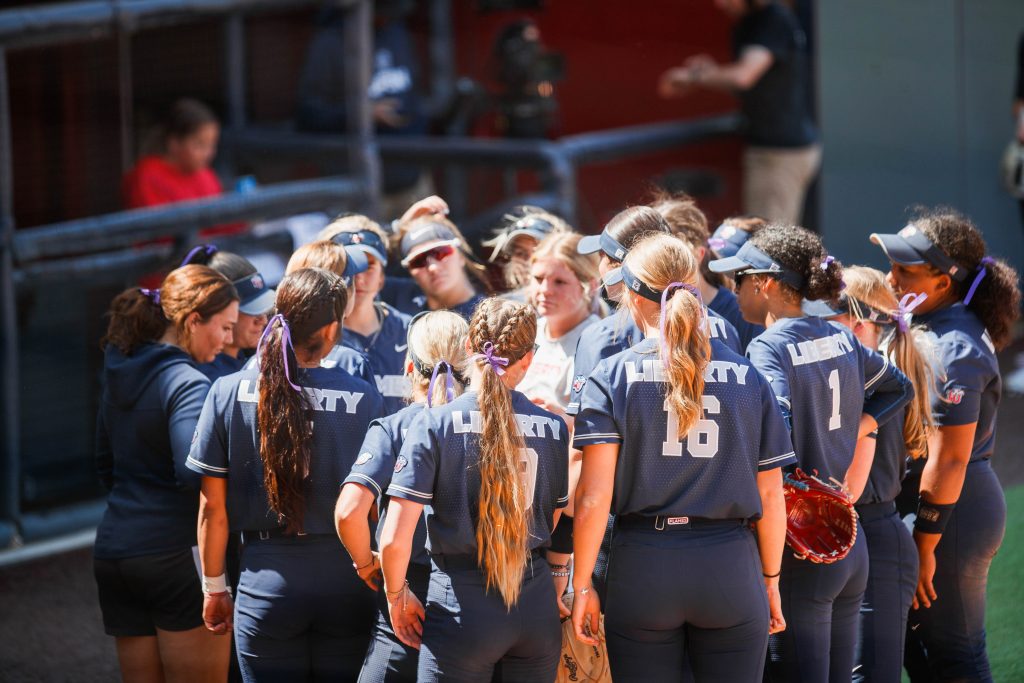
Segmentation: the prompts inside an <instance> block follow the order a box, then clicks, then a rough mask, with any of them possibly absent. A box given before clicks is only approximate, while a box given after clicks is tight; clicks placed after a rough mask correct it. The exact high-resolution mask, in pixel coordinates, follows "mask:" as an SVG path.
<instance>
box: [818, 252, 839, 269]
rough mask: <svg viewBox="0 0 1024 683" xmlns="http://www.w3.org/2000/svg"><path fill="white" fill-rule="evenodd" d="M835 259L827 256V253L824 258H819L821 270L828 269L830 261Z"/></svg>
mask: <svg viewBox="0 0 1024 683" xmlns="http://www.w3.org/2000/svg"><path fill="white" fill-rule="evenodd" d="M835 260H836V259H835V257H833V256H829V255H828V254H826V255H825V258H823V259H821V269H822V270H828V267H829V266H830V265H832V262H833V261H835Z"/></svg>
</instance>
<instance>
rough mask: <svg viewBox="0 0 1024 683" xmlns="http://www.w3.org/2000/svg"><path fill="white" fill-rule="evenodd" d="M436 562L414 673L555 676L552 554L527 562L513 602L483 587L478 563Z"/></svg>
mask: <svg viewBox="0 0 1024 683" xmlns="http://www.w3.org/2000/svg"><path fill="white" fill-rule="evenodd" d="M435 562H436V563H439V564H443V565H444V566H445V570H443V571H442V570H441V569H440V568H439V566H438V564H435V569H434V571H432V572H431V574H430V588H429V589H428V590H427V604H426V611H427V618H426V620H425V621H424V623H423V644H422V646H421V647H420V661H419V671H418V677H417V680H419V681H423V682H424V683H429V682H432V681H459V682H460V683H461V682H466V683H469V682H470V681H480V682H481V683H487V682H489V681H501V682H503V683H513V682H519V681H521V682H522V683H537V682H538V681H544V682H546V681H553V680H555V674H556V673H557V668H558V658H559V654H560V653H561V650H562V628H561V623H560V621H559V617H558V604H557V603H556V602H555V584H554V581H553V580H552V578H551V572H550V570H549V569H548V565H547V562H545V561H544V560H542V559H539V558H538V559H534V560H533V561H531V562H530V564H528V565H527V567H526V574H525V576H524V577H523V588H522V592H521V593H520V594H519V601H518V602H517V603H516V604H515V605H514V606H513V607H512V609H511V610H509V609H507V608H506V607H505V602H504V601H503V600H502V598H501V596H500V594H498V593H497V592H496V591H491V592H487V591H486V590H485V589H484V576H483V573H482V572H481V571H480V569H478V568H476V567H469V566H465V565H461V564H460V566H459V567H458V568H456V567H452V566H451V563H448V562H445V561H444V559H443V558H442V559H439V558H435Z"/></svg>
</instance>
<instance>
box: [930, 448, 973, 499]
mask: <svg viewBox="0 0 1024 683" xmlns="http://www.w3.org/2000/svg"><path fill="white" fill-rule="evenodd" d="M969 458H970V453H950V452H948V451H941V450H940V451H939V452H938V453H934V454H932V455H931V456H930V457H929V458H928V461H927V462H926V463H925V466H924V471H923V472H922V473H921V496H922V497H924V498H926V499H927V500H928V501H929V502H932V503H936V504H938V505H949V504H952V503H956V502H957V500H959V499H960V492H961V491H962V490H963V487H964V476H965V475H966V473H967V462H968V460H969Z"/></svg>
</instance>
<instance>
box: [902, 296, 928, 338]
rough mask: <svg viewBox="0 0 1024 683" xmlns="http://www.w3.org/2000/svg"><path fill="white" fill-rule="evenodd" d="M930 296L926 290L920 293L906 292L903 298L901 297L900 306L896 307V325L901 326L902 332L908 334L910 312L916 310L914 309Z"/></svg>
mask: <svg viewBox="0 0 1024 683" xmlns="http://www.w3.org/2000/svg"><path fill="white" fill-rule="evenodd" d="M927 298H928V295H927V294H925V293H924V292H921V293H920V294H914V293H913V292H910V293H909V294H904V295H903V298H902V299H900V304H899V307H898V308H897V309H896V326H897V327H899V328H900V333H902V334H906V333H907V329H908V328H909V326H910V323H909V322H908V318H909V317H910V314H911V313H913V312H914V309H915V308H917V307H918V306H920V305H921V304H922V303H924V300H925V299H927Z"/></svg>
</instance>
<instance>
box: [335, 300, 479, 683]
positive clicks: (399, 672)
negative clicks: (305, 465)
mask: <svg viewBox="0 0 1024 683" xmlns="http://www.w3.org/2000/svg"><path fill="white" fill-rule="evenodd" d="M468 331H469V326H468V324H467V323H466V321H465V319H463V318H462V317H461V316H459V315H457V314H455V313H452V312H451V311H432V312H430V313H421V314H419V315H418V316H417V318H416V321H415V326H413V327H410V328H409V337H408V345H409V355H408V363H407V365H406V371H407V374H408V376H409V377H410V378H411V380H412V381H411V386H412V400H413V403H412V404H411V405H409V406H406V407H405V408H403V409H402V410H400V411H398V412H397V413H395V414H393V415H389V416H388V417H383V418H380V419H379V420H374V422H373V423H371V424H370V429H369V431H368V432H367V433H366V438H365V439H363V445H362V447H361V448H360V449H359V457H358V458H357V459H356V462H355V465H353V466H352V471H351V472H350V473H349V475H348V477H346V478H345V482H344V485H343V486H342V488H341V495H340V496H339V497H338V504H337V507H336V508H335V511H334V518H335V522H336V523H337V526H338V535H339V536H341V541H342V543H344V544H345V548H346V549H347V550H348V553H349V555H351V557H352V560H353V563H354V565H355V568H356V572H357V573H358V574H359V577H360V578H361V579H363V581H365V582H366V583H367V585H369V586H370V587H371V588H373V589H374V590H378V584H379V581H380V560H379V557H378V555H377V553H376V552H375V551H374V550H373V548H372V545H371V540H372V539H371V534H372V532H373V529H372V528H371V525H369V524H367V520H368V518H369V517H370V514H371V512H372V509H373V505H374V503H377V504H378V509H379V510H380V511H381V514H382V515H384V513H385V511H386V508H387V497H386V496H384V491H387V489H388V486H389V485H390V484H391V477H392V475H393V474H394V471H395V463H396V462H397V461H398V455H399V452H400V451H401V450H402V442H403V441H404V435H405V433H406V432H407V431H408V430H409V427H410V425H412V423H413V421H414V420H415V419H416V418H417V417H419V415H420V413H422V412H423V411H424V410H425V409H426V408H427V407H428V405H442V404H444V403H447V402H448V401H449V400H451V399H454V398H455V396H457V395H461V394H462V390H463V386H464V385H465V379H464V376H463V373H464V372H465V370H466V367H465V366H466V362H467V359H466V337H467V334H468ZM382 522H383V520H381V523H382ZM381 523H378V525H377V530H378V531H379V530H380V528H381ZM426 541H427V527H426V522H425V520H423V519H421V520H420V521H419V523H418V524H417V525H416V533H415V535H414V537H413V543H412V557H411V558H410V561H409V570H408V573H407V574H406V577H407V578H408V579H409V589H410V590H411V591H412V592H413V593H414V594H415V595H416V597H417V598H419V600H420V601H421V602H426V600H427V584H428V580H429V578H430V554H429V553H428V552H427V547H426ZM377 595H378V599H377V608H378V613H377V624H376V627H375V628H374V634H373V640H371V641H370V649H369V651H368V652H367V653H366V659H365V660H364V662H363V670H362V672H361V673H360V674H359V681H360V683H378V682H381V681H415V680H416V666H417V662H418V660H419V656H418V654H417V652H416V649H415V648H413V647H410V646H408V645H406V644H405V643H403V642H402V641H401V640H399V639H398V636H396V635H395V632H394V630H393V629H392V628H391V617H390V616H389V615H388V605H387V601H386V600H385V599H384V594H383V593H381V592H378V594H377Z"/></svg>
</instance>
